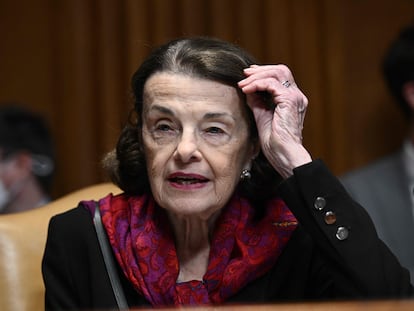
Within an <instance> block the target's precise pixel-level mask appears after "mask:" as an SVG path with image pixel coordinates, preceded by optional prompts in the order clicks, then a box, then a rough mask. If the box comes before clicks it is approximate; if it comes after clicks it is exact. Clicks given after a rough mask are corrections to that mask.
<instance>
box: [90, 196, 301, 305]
mask: <svg viewBox="0 0 414 311" xmlns="http://www.w3.org/2000/svg"><path fill="white" fill-rule="evenodd" d="M83 203H84V204H85V205H86V207H88V208H89V209H90V210H91V212H93V210H92V209H94V208H93V205H94V204H93V202H83ZM99 204H100V208H101V214H102V222H103V224H104V227H105V229H106V231H107V233H108V236H109V240H110V244H111V245H112V249H113V251H114V254H115V257H116V259H117V261H118V263H119V265H120V266H121V268H122V270H123V272H124V274H125V276H126V277H127V278H128V279H129V281H130V282H131V283H132V284H133V286H134V288H135V289H136V290H137V291H138V292H139V293H141V294H142V295H143V296H144V297H145V298H146V299H147V300H148V301H149V302H150V303H151V304H152V305H153V306H154V307H163V306H172V305H173V306H184V305H209V304H219V303H222V302H224V301H225V300H226V299H227V298H229V297H230V296H232V295H234V294H235V293H237V292H238V291H239V290H240V289H241V288H243V287H244V286H245V285H246V284H248V283H249V282H251V281H253V280H255V279H257V278H258V277H260V276H262V275H263V274H265V273H266V272H267V271H269V270H270V269H271V268H272V266H273V265H274V264H275V263H276V261H277V258H278V256H279V255H280V253H281V252H282V250H283V248H284V246H285V245H286V243H287V242H288V241H289V238H290V236H291V234H292V232H293V231H294V229H295V228H296V226H297V221H296V219H295V217H294V216H293V214H292V213H291V212H290V210H289V209H288V208H287V207H286V205H285V203H284V202H283V201H282V200H281V199H274V200H272V201H270V202H269V203H268V204H267V207H266V213H265V216H264V217H263V218H262V219H260V220H257V221H256V220H255V219H254V217H253V216H254V208H253V207H252V206H250V204H249V203H248V201H247V200H244V199H243V198H240V197H238V196H235V197H234V198H233V199H232V200H231V201H230V203H229V204H228V205H227V206H226V207H225V208H224V209H223V211H222V214H221V215H220V217H219V218H218V220H217V224H216V227H215V231H214V232H213V236H212V242H211V249H210V257H209V263H208V269H207V272H206V274H205V275H204V278H203V280H202V281H190V282H183V283H177V282H176V280H177V277H178V272H179V262H178V260H177V255H176V250H175V245H174V239H173V233H172V230H171V228H170V225H169V222H168V220H167V215H166V212H165V210H164V209H162V208H160V207H158V206H157V205H156V203H155V201H154V200H153V198H152V197H151V196H147V195H144V196H138V197H137V196H135V197H127V196H125V195H122V194H121V195H117V196H113V195H108V196H107V197H105V198H103V199H101V200H100V201H99ZM92 214H93V213H92Z"/></svg>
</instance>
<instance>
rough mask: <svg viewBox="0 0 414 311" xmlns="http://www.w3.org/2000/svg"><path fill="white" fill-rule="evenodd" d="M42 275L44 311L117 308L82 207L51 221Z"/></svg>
mask: <svg viewBox="0 0 414 311" xmlns="http://www.w3.org/2000/svg"><path fill="white" fill-rule="evenodd" d="M42 274H43V280H44V284H45V289H46V294H45V307H46V310H54V311H56V310H80V309H87V310H91V309H95V308H96V309H102V310H104V309H109V308H114V307H115V306H116V302H115V297H114V295H113V292H112V288H111V286H110V282H109V277H108V274H107V273H106V269H105V264H104V261H103V258H102V254H101V251H100V249H99V244H98V241H97V237H96V233H95V229H94V226H93V222H92V217H91V215H90V214H89V212H88V211H87V210H86V209H85V208H84V207H82V206H78V207H77V208H74V209H72V210H69V211H67V212H65V213H63V214H59V215H56V216H54V217H52V218H51V220H50V222H49V229H48V235H47V241H46V247H45V251H44V255H43V260H42Z"/></svg>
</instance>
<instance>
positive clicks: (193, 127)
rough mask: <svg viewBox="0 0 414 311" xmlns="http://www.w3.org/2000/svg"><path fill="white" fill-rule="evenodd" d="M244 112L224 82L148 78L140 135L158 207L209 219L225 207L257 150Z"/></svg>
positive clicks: (178, 77)
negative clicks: (250, 135) (250, 139)
mask: <svg viewBox="0 0 414 311" xmlns="http://www.w3.org/2000/svg"><path fill="white" fill-rule="evenodd" d="M243 109H246V108H244V104H243V102H242V99H241V98H240V97H239V95H238V93H237V91H236V89H235V88H233V87H230V86H227V85H225V84H222V83H218V82H214V81H210V80H205V79H199V78H194V77H190V76H187V75H184V74H172V73H165V72H161V73H156V74H154V75H153V76H152V77H150V78H149V79H148V81H147V82H146V84H145V88H144V106H143V129H142V136H143V142H144V150H145V157H146V161H147V166H148V176H149V180H150V184H151V189H152V193H153V195H154V198H155V200H156V201H157V202H158V204H159V205H160V206H161V207H163V208H165V209H167V210H168V211H170V212H172V213H174V214H178V215H188V216H190V215H196V216H199V217H202V218H205V219H208V218H209V217H210V216H211V215H212V214H213V213H214V212H216V211H218V210H219V209H221V208H222V207H223V206H224V205H225V204H226V203H227V201H228V200H229V198H230V196H231V195H232V194H233V191H234V189H235V187H236V185H237V183H238V182H239V180H240V173H241V171H242V170H243V169H244V168H248V167H249V165H250V161H251V159H252V157H253V155H254V150H255V146H254V145H253V143H252V142H251V141H249V129H248V122H247V117H246V111H245V110H243Z"/></svg>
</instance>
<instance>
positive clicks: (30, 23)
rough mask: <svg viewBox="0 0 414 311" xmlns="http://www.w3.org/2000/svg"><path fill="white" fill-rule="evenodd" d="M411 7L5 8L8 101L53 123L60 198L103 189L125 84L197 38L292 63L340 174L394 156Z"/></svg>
mask: <svg viewBox="0 0 414 311" xmlns="http://www.w3.org/2000/svg"><path fill="white" fill-rule="evenodd" d="M412 21H414V1H411V0H394V1H392V2H391V1H385V0H384V1H381V0H380V1H378V0H347V1H331V0H255V1H253V0H101V1H99V0H59V1H55V0H37V1H36V2H33V1H29V0H21V1H13V0H0V40H1V48H0V72H1V75H0V101H6V100H13V101H19V102H23V103H24V104H26V105H28V106H32V107H33V108H34V109H36V110H39V111H40V112H42V113H43V114H44V115H45V117H46V118H47V120H48V121H49V122H50V124H51V127H52V130H53V134H54V136H55V138H56V145H57V150H58V172H57V177H56V182H55V195H56V196H59V195H62V194H65V193H67V192H69V191H72V190H74V189H77V188H80V187H83V186H86V185H88V184H92V183H96V182H98V181H102V180H103V175H102V174H101V170H100V166H99V162H100V159H101V157H102V156H103V154H104V153H105V152H107V151H108V150H110V149H111V148H112V147H113V146H114V144H115V141H116V138H117V135H118V134H119V130H120V128H121V126H122V124H123V122H124V121H125V120H126V117H127V113H128V111H129V109H130V101H131V98H130V89H129V80H130V77H131V75H132V73H133V72H134V71H135V69H136V68H137V66H138V65H139V64H140V62H141V61H142V60H143V58H144V57H145V56H146V55H147V53H148V52H149V51H150V50H151V49H152V48H153V47H154V46H156V45H159V44H161V43H163V42H165V41H166V40H169V39H172V38H175V37H181V36H189V35H210V36H215V37H219V38H222V39H225V40H229V41H232V42H236V43H238V44H240V45H241V46H243V47H245V48H246V49H247V50H249V51H250V52H251V53H252V54H254V55H255V56H256V57H257V58H258V59H259V60H260V61H261V62H263V63H286V64H288V65H289V66H290V67H291V68H292V70H293V72H294V74H295V77H296V80H297V83H298V84H299V85H300V87H301V88H302V89H303V91H304V92H305V93H306V95H307V96H308V98H309V100H310V106H309V110H308V115H307V120H306V124H305V132H304V139H305V141H304V142H305V144H306V146H307V147H308V148H309V150H310V151H311V152H312V154H313V156H314V157H315V158H323V159H324V160H325V161H326V162H327V163H328V165H329V166H330V167H331V169H332V170H333V171H334V173H336V174H341V173H343V172H345V171H347V170H349V169H351V168H355V167H358V166H361V165H363V164H365V163H367V162H369V161H371V160H373V159H375V158H377V157H379V156H381V155H383V154H385V153H387V152H389V151H391V150H393V149H395V148H397V147H398V145H399V143H400V142H401V139H402V137H403V132H404V119H403V117H402V116H401V115H400V113H399V111H398V109H397V108H396V106H395V105H394V103H393V99H392V98H391V97H390V95H389V94H388V91H387V89H386V87H385V85H384V82H383V80H382V75H381V71H380V62H381V59H382V56H383V53H384V51H385V48H386V47H387V45H388V43H389V42H390V40H391V39H392V38H394V37H395V36H396V34H397V32H398V31H399V29H400V28H401V27H402V26H404V25H406V24H408V23H409V22H412Z"/></svg>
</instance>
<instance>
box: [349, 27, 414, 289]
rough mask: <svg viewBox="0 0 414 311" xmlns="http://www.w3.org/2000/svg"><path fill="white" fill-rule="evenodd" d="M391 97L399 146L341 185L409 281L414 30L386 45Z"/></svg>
mask: <svg viewBox="0 0 414 311" xmlns="http://www.w3.org/2000/svg"><path fill="white" fill-rule="evenodd" d="M383 73H384V77H385V81H386V83H387V84H388V87H389V89H390V92H391V94H392V95H393V96H394V97H395V99H396V103H398V104H399V106H400V108H401V109H402V111H403V112H404V114H405V116H406V120H407V121H408V131H407V134H406V138H405V140H404V142H403V144H402V147H401V148H400V150H398V151H397V152H395V153H393V154H390V155H387V156H385V157H383V158H381V159H379V160H377V161H375V162H374V163H370V164H369V165H367V166H365V167H363V168H359V169H357V170H354V171H352V172H348V173H347V174H346V175H345V176H342V178H341V180H342V182H343V184H344V185H345V187H346V188H347V190H348V191H349V193H350V194H351V195H352V196H353V197H354V199H355V200H356V201H358V202H359V203H360V204H361V205H362V206H364V207H365V208H366V209H367V210H368V212H369V214H370V216H371V217H372V219H373V221H374V223H375V226H376V228H377V231H378V234H379V236H380V238H381V239H382V240H383V241H384V242H385V243H386V244H387V245H388V246H389V247H390V248H391V250H392V251H393V252H394V254H396V255H397V257H398V258H399V260H400V262H401V264H402V265H404V266H405V267H407V268H409V269H410V271H411V281H412V282H413V281H414V277H413V276H414V247H413V241H414V25H410V26H408V27H406V28H404V29H403V30H402V31H401V32H400V34H399V36H398V37H397V38H396V39H395V40H394V41H393V42H392V43H391V45H390V47H389V48H388V50H387V52H386V54H385V58H384V61H383Z"/></svg>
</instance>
